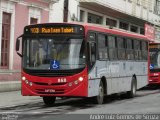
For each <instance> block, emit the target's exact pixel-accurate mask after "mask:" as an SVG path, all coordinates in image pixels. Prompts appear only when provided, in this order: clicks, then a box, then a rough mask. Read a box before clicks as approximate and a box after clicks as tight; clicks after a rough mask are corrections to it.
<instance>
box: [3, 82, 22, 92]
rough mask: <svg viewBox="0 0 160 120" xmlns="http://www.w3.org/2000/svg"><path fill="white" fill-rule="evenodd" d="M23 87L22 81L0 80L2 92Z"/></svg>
mask: <svg viewBox="0 0 160 120" xmlns="http://www.w3.org/2000/svg"><path fill="white" fill-rule="evenodd" d="M20 89H21V82H20V81H7V82H0V92H9V91H17V90H20Z"/></svg>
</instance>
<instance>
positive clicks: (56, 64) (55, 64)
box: [50, 60, 59, 70]
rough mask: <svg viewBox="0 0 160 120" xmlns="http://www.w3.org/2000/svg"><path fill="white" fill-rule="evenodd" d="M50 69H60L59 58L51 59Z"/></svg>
mask: <svg viewBox="0 0 160 120" xmlns="http://www.w3.org/2000/svg"><path fill="white" fill-rule="evenodd" d="M50 69H51V70H57V69H59V62H58V61H57V60H51V63H50Z"/></svg>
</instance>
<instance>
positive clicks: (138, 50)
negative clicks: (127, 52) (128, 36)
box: [134, 40, 141, 60]
mask: <svg viewBox="0 0 160 120" xmlns="http://www.w3.org/2000/svg"><path fill="white" fill-rule="evenodd" d="M134 51H135V59H136V60H141V43H140V41H139V40H134Z"/></svg>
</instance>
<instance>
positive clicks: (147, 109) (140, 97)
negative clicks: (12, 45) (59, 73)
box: [0, 88, 160, 120]
mask: <svg viewBox="0 0 160 120" xmlns="http://www.w3.org/2000/svg"><path fill="white" fill-rule="evenodd" d="M0 113H1V114H2V115H1V116H0V120H1V119H3V120H4V119H5V117H6V116H8V115H10V116H11V115H12V116H11V117H14V118H15V119H18V120H28V119H32V120H33V119H36V120H43V119H47V120H50V119H53V118H54V117H56V118H58V119H59V120H61V119H64V120H66V119H67V116H70V115H72V117H75V119H77V118H76V116H77V114H87V115H88V116H89V115H90V114H119V113H120V114H122V113H124V114H149V113H160V89H159V88H156V89H153V88H145V89H142V90H140V91H138V92H137V96H136V97H135V98H133V99H127V98H122V97H120V96H119V95H112V96H107V97H105V103H104V104H103V105H96V104H93V103H92V101H91V99H86V98H85V99H82V98H70V99H61V98H58V99H57V100H56V103H55V105H54V106H51V107H47V106H45V105H44V103H43V101H42V99H41V98H40V97H33V96H32V97H31V96H29V97H23V96H21V94H20V91H15V92H4V93H0ZM73 114H75V115H73ZM59 117H60V118H59ZM82 117H85V115H83V116H81V117H80V119H82ZM15 119H14V120H15ZM88 119H89V118H88ZM53 120H54V119H53Z"/></svg>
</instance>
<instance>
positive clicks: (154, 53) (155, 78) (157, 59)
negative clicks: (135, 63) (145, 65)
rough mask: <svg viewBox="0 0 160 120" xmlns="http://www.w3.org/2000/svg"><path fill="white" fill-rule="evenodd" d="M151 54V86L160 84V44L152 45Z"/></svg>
mask: <svg viewBox="0 0 160 120" xmlns="http://www.w3.org/2000/svg"><path fill="white" fill-rule="evenodd" d="M149 53H150V68H149V84H150V85H151V84H152V85H153V84H160V43H150V44H149Z"/></svg>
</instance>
